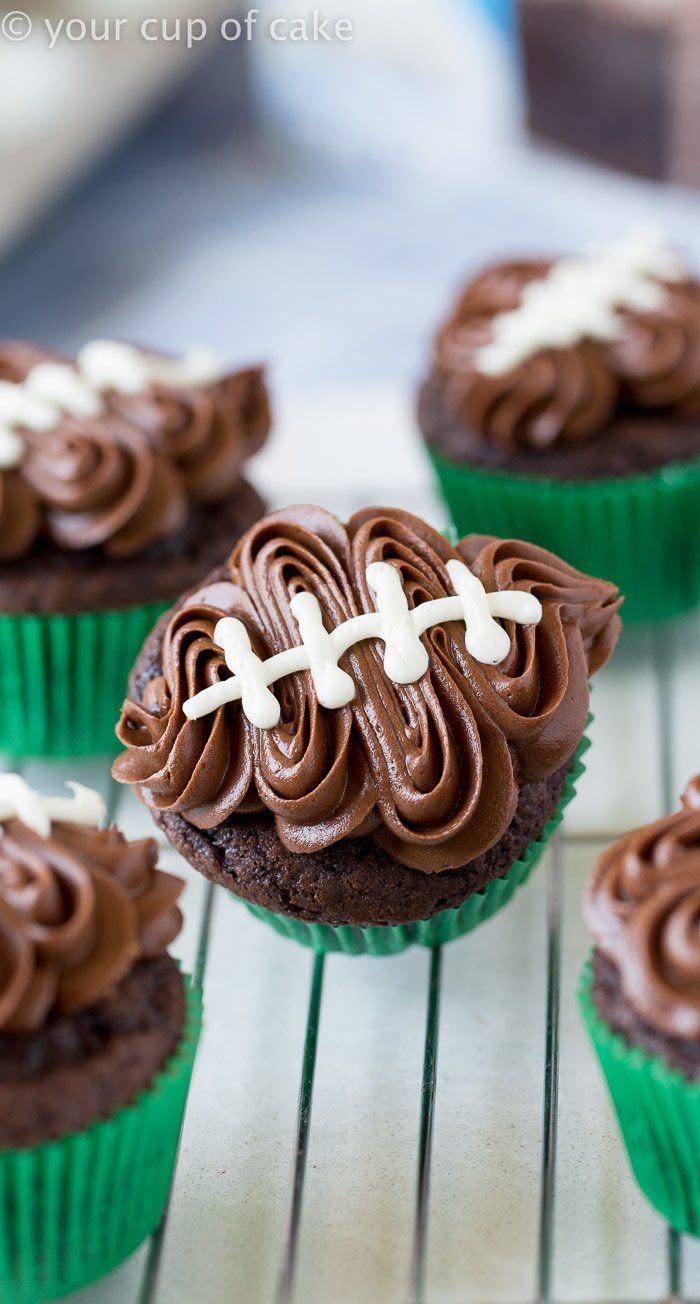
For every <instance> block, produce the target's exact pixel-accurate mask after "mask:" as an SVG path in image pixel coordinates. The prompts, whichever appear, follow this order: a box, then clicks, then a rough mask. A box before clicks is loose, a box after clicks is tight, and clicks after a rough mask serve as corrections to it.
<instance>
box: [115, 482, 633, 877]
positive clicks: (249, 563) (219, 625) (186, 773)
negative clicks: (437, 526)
mask: <svg viewBox="0 0 700 1304" xmlns="http://www.w3.org/2000/svg"><path fill="white" fill-rule="evenodd" d="M619 604H620V599H619V598H618V594H617V590H616V589H615V587H614V586H613V585H612V584H608V583H605V582H603V581H601V580H595V579H590V578H589V577H588V576H586V575H583V574H581V573H580V572H578V571H576V570H574V569H573V568H572V567H570V566H568V565H567V564H566V563H565V562H563V561H560V560H559V558H557V557H555V556H553V555H552V554H551V553H548V552H546V551H544V549H542V548H538V547H535V546H533V545H530V544H525V543H519V542H516V541H513V540H500V539H493V538H487V537H485V536H475V535H474V536H470V537H469V538H466V539H462V540H461V541H460V542H459V543H458V544H457V545H456V546H455V547H453V546H452V545H451V544H450V543H449V542H448V541H447V540H446V539H445V538H444V537H443V536H442V535H441V534H439V533H438V532H437V531H436V530H434V529H432V528H431V527H430V526H429V525H426V524H425V523H424V522H423V521H421V520H419V519H418V518H416V517H414V516H410V515H409V514H408V513H406V512H402V511H398V510H392V509H383V508H368V509H366V510H365V511H361V512H357V513H356V514H355V515H354V516H353V517H351V519H350V520H349V521H348V522H347V524H346V525H343V524H341V523H339V522H338V521H337V520H336V519H335V518H334V517H333V516H331V515H330V514H329V513H328V512H326V511H323V510H322V509H320V508H316V507H308V506H307V507H296V508H290V509H288V510H286V511H283V512H277V513H275V514H273V515H271V516H268V517H266V518H265V519H264V520H262V521H260V522H259V524H257V525H256V526H254V527H253V528H252V529H251V530H249V531H248V533H247V534H246V535H244V537H243V539H242V540H241V541H240V543H239V544H238V546H237V547H236V549H235V551H234V552H233V554H232V556H231V558H230V561H229V563H228V565H227V566H226V567H225V568H224V569H223V570H222V571H221V572H220V573H219V574H218V575H216V576H213V577H210V580H209V581H208V582H206V583H205V584H204V585H203V586H202V587H201V588H200V589H199V590H198V591H197V592H194V593H191V594H189V595H188V596H187V597H186V598H185V599H184V600H183V601H182V602H181V603H180V604H179V606H178V607H177V608H176V609H175V610H174V611H173V612H172V613H171V614H170V615H169V616H168V617H166V618H164V619H163V621H162V622H161V623H160V625H159V626H158V627H157V629H156V630H155V631H154V634H153V636H152V637H151V640H150V643H149V644H147V646H146V649H145V651H144V653H143V654H142V657H141V659H140V661H139V664H138V666H137V671H136V674H135V676H134V678H133V681H132V685H131V696H130V698H129V699H128V700H127V701H126V702H125V703H124V707H123V710H122V717H121V721H120V725H119V729H118V734H119V737H120V739H121V741H122V742H123V743H124V744H125V746H126V749H127V750H126V752H125V753H124V754H122V755H121V756H120V757H119V758H118V759H117V761H116V762H115V767H114V773H115V776H116V778H117V779H119V780H120V781H122V782H125V783H130V784H132V785H133V786H134V787H135V789H136V792H137V794H138V795H139V796H140V798H141V799H142V800H143V801H144V802H146V803H147V804H148V805H149V806H150V807H151V808H152V810H153V811H154V813H155V814H156V816H158V815H159V814H160V813H171V812H172V813H176V814H178V815H180V816H182V817H183V818H184V819H185V820H186V821H188V822H189V823H190V824H191V825H193V826H194V827H195V828H199V829H211V828H214V827H217V826H218V825H220V824H222V823H224V822H225V821H226V820H228V819H229V818H231V817H234V818H240V817H245V816H246V815H249V814H253V813H259V812H263V811H268V812H269V813H270V815H271V816H272V817H274V820H275V824H276V829H277V833H278V835H279V837H280V839H281V841H282V843H283V844H284V846H285V847H287V848H288V849H289V850H290V851H292V852H299V853H301V852H315V851H319V850H321V849H323V848H326V847H328V846H330V845H331V844H333V843H335V842H339V841H341V840H343V839H347V838H360V837H368V836H371V837H373V838H374V839H375V841H376V842H377V843H378V844H379V846H380V847H382V848H384V849H385V850H386V851H387V852H389V854H390V855H391V856H393V857H394V859H395V860H397V861H399V862H400V863H401V864H404V865H408V866H411V867H413V868H416V869H419V870H422V871H424V872H426V873H430V872H435V871H441V870H446V869H451V868H455V867H458V866H462V865H464V864H466V863H468V862H469V861H470V860H471V859H472V858H473V857H475V856H476V855H478V854H479V853H480V852H482V851H485V850H486V849H488V848H489V847H491V846H492V845H494V844H495V843H496V842H497V841H498V839H499V838H500V837H501V835H502V834H503V832H504V831H505V829H506V828H507V827H508V824H509V823H510V821H511V819H512V818H513V815H514V812H515V809H516V806H517V800H518V791H519V787H520V785H521V784H523V783H525V782H528V781H530V780H535V779H540V778H545V777H547V776H549V775H551V774H554V773H555V772H556V771H557V770H559V769H560V768H561V767H563V766H564V765H566V764H568V762H569V761H570V760H571V758H572V756H573V753H574V752H575V750H576V747H577V746H578V743H579V741H580V738H581V735H582V732H583V729H584V727H585V724H586V719H587V715H588V683H587V680H588V676H589V675H590V674H592V673H594V671H596V670H598V669H599V668H600V667H601V666H602V665H603V664H604V663H605V662H606V661H607V659H608V657H609V656H610V653H611V651H612V649H613V647H614V644H615V641H616V639H617V636H618V633H619V629H620V620H619V616H618V615H617V610H618V607H619Z"/></svg>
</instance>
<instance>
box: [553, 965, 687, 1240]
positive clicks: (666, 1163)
mask: <svg viewBox="0 0 700 1304" xmlns="http://www.w3.org/2000/svg"><path fill="white" fill-rule="evenodd" d="M592 987H593V971H592V968H591V965H590V963H588V964H587V965H586V966H585V968H584V971H583V977H582V980H581V986H580V988H579V1002H580V1006H581V1010H582V1013H583V1018H584V1021H585V1024H586V1028H587V1030H588V1034H589V1036H590V1038H591V1041H592V1043H593V1046H594V1048H595V1051H596V1053H597V1055H598V1059H599V1060H600V1065H601V1068H602V1070H603V1076H604V1077H605V1080H606V1083H607V1086H608V1090H609V1092H610V1095H611V1097H612V1102H613V1105H614V1108H615V1112H616V1114H617V1118H618V1122H619V1125H620V1130H621V1132H622V1137H623V1140H624V1143H625V1146H626V1148H627V1153H628V1156H629V1160H630V1164H631V1166H632V1171H633V1173H634V1176H635V1177H636V1179H637V1182H638V1183H639V1186H640V1187H641V1189H642V1191H643V1192H644V1195H645V1196H646V1197H647V1199H648V1200H649V1201H650V1202H651V1204H653V1205H654V1207H655V1208H656V1209H658V1210H659V1213H662V1214H663V1216H664V1218H666V1219H667V1221H668V1222H669V1223H670V1225H671V1227H674V1228H675V1229H676V1231H679V1232H690V1233H692V1235H693V1236H700V1082H688V1081H687V1080H686V1079H685V1078H684V1077H683V1075H682V1074H681V1073H678V1072H676V1071H675V1070H674V1069H671V1068H669V1066H668V1065H667V1064H666V1063H665V1062H664V1060H663V1059H661V1058H660V1057H659V1056H657V1055H650V1054H649V1053H648V1052H647V1051H645V1050H642V1049H641V1047H639V1046H630V1045H628V1043H627V1042H626V1041H625V1040H624V1039H623V1038H622V1037H620V1036H618V1035H617V1034H616V1033H614V1032H613V1031H612V1029H611V1028H610V1027H609V1026H608V1024H607V1023H606V1022H605V1020H604V1019H603V1018H602V1017H601V1015H600V1014H599V1013H598V1011H597V1009H596V1007H595V1005H594V1003H593V996H592Z"/></svg>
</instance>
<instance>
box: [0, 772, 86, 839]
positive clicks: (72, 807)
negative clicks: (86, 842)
mask: <svg viewBox="0 0 700 1304" xmlns="http://www.w3.org/2000/svg"><path fill="white" fill-rule="evenodd" d="M66 787H67V788H70V790H71V792H72V793H73V796H72V797H44V796H43V795H42V794H41V793H40V792H36V791H35V789H34V788H30V786H29V784H28V783H27V782H26V780H25V779H23V778H22V776H21V775H20V774H0V824H4V823H5V821H6V820H13V819H18V820H21V821H22V823H23V824H26V825H27V826H28V827H29V828H30V829H33V830H34V832H35V833H38V834H39V835H40V836H41V837H44V838H47V837H48V836H49V834H50V832H51V824H52V822H53V821H54V820H61V821H62V822H63V823H64V824H81V825H84V826H86V827H87V828H98V827H99V825H100V824H101V823H102V820H103V819H104V814H105V804H104V802H103V800H102V798H101V796H100V794H99V792H95V790H94V788H86V787H84V786H83V784H82V783H67V784H66Z"/></svg>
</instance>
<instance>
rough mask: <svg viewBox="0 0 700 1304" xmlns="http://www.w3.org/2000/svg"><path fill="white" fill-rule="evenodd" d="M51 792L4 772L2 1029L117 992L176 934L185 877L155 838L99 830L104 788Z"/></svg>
mask: <svg viewBox="0 0 700 1304" xmlns="http://www.w3.org/2000/svg"><path fill="white" fill-rule="evenodd" d="M68 786H69V787H70V788H72V790H73V796H72V797H70V798H66V797H43V796H41V795H40V794H39V793H37V792H34V791H32V789H31V788H29V787H28V785H27V784H26V783H25V782H24V780H23V779H21V778H20V776H19V775H16V774H5V775H1V776H0V1033H13V1034H28V1033H34V1032H37V1031H38V1030H39V1029H41V1028H43V1027H44V1026H46V1024H47V1023H48V1022H49V1021H50V1020H51V1019H52V1018H53V1017H56V1016H58V1015H61V1014H70V1013H72V1012H74V1011H77V1010H82V1009H87V1008H88V1007H89V1006H92V1005H94V1004H95V1003H96V1002H97V1001H99V1000H101V999H102V998H104V997H107V996H109V995H111V993H112V992H113V991H114V990H115V988H116V987H117V985H118V983H120V982H121V980H122V979H123V978H124V977H125V976H126V975H127V973H128V972H129V971H130V970H131V968H132V966H133V965H134V964H135V963H136V962H137V961H138V960H141V959H150V958H153V957H155V956H158V955H161V954H162V952H164V951H165V949H166V947H167V946H168V945H169V944H170V942H172V940H173V938H175V937H176V936H177V934H178V933H179V931H180V928H181V926H182V915H181V914H180V910H179V909H178V906H177V900H178V898H179V896H180V894H181V892H182V890H183V886H184V884H183V882H182V880H181V879H178V878H174V877H173V876H172V875H170V874H164V873H162V871H161V870H159V869H157V868H156V860H157V848H156V844H155V842H154V841H153V839H152V838H145V839H143V841H140V842H127V840H126V838H125V837H124V836H123V834H121V833H120V832H119V831H118V830H117V829H116V828H108V829H100V828H99V824H100V822H101V820H102V818H103V815H104V807H103V803H102V800H101V798H100V796H99V793H97V792H93V791H92V790H91V789H89V788H84V787H82V786H81V785H80V784H77V783H73V784H69V785H68Z"/></svg>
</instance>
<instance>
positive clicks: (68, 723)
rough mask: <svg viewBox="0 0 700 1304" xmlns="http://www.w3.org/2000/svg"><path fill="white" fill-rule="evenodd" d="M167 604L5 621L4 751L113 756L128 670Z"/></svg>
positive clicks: (0, 730)
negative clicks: (115, 731)
mask: <svg viewBox="0 0 700 1304" xmlns="http://www.w3.org/2000/svg"><path fill="white" fill-rule="evenodd" d="M168 605H169V604H168V603H167V602H150V603H146V604H144V605H143V606H139V607H124V608H123V609H122V610H120V611H86V612H79V613H77V614H76V615H70V616H65V615H56V614H50V615H38V616H37V615H0V701H2V711H1V712H0V753H5V754H6V755H9V756H12V757H17V758H20V757H25V756H95V755H101V754H104V753H110V754H114V752H115V751H116V750H117V741H116V738H115V736H114V727H115V725H116V723H117V720H118V718H119V709H120V707H121V704H122V701H123V700H124V696H125V693H126V685H127V680H128V677H129V672H130V670H131V667H132V666H133V664H134V661H135V660H136V657H137V655H138V653H139V651H140V649H141V645H142V643H143V641H144V639H145V638H146V635H147V634H148V633H149V632H150V630H151V629H152V628H153V626H154V624H155V622H156V621H157V620H158V618H159V616H161V615H162V613H163V612H164V611H167V609H168Z"/></svg>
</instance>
